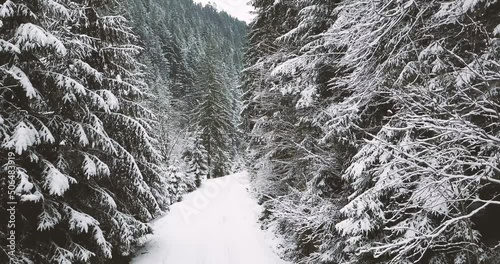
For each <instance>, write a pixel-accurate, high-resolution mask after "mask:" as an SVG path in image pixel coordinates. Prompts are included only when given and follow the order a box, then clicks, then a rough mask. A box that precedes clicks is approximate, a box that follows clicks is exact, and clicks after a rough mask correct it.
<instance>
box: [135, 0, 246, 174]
mask: <svg viewBox="0 0 500 264" xmlns="http://www.w3.org/2000/svg"><path fill="white" fill-rule="evenodd" d="M127 3H128V5H127V9H128V13H129V15H130V17H131V20H132V21H133V23H134V28H135V31H136V32H138V34H139V35H140V37H141V42H142V43H143V45H144V47H145V50H144V52H143V54H142V55H141V62H143V63H144V64H145V65H147V66H148V68H149V69H150V70H149V71H148V74H149V75H148V76H149V77H148V83H149V85H150V86H151V87H152V90H153V93H154V94H155V95H156V100H155V101H154V102H153V103H152V108H154V109H155V113H157V115H158V116H160V119H161V120H160V128H159V130H161V131H162V132H161V134H160V135H159V136H160V137H161V139H162V140H161V143H162V144H163V148H164V149H166V150H165V154H166V155H167V156H169V157H168V158H172V157H173V158H175V159H178V157H179V156H182V155H184V156H186V153H183V152H190V151H192V150H191V149H189V147H188V146H190V145H191V146H192V145H193V142H192V141H191V140H192V139H194V138H193V137H191V136H190V135H193V134H199V133H201V137H202V139H203V141H202V143H203V146H204V148H205V150H206V151H207V159H208V160H207V162H208V165H207V166H208V173H209V175H211V176H212V177H218V176H222V175H226V174H227V173H228V172H229V169H230V167H231V164H232V161H234V160H235V158H236V154H237V149H235V147H236V146H237V141H238V137H237V134H238V131H237V129H236V125H237V122H238V120H239V111H240V106H239V104H238V101H239V97H240V92H239V87H238V82H239V76H240V71H241V68H242V60H243V47H244V44H245V37H246V32H247V31H246V29H247V26H246V24H245V23H244V22H241V21H239V20H237V19H235V18H233V17H231V16H229V15H228V14H227V13H225V12H222V13H220V12H218V11H217V10H216V9H215V8H214V7H212V6H201V5H200V4H194V3H193V2H192V1H186V0H151V1H143V0H128V1H127ZM187 156H189V155H187ZM188 170H194V168H188Z"/></svg>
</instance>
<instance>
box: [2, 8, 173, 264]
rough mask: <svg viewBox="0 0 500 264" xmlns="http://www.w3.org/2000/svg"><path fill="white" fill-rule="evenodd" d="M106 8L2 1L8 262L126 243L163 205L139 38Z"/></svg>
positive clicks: (103, 255)
mask: <svg viewBox="0 0 500 264" xmlns="http://www.w3.org/2000/svg"><path fill="white" fill-rule="evenodd" d="M113 10H117V8H116V6H115V5H114V3H113V1H54V0H39V1H38V0H37V1H14V0H7V1H3V3H2V4H1V5H0V18H1V20H0V24H1V27H0V53H1V55H0V72H1V74H0V94H1V96H0V105H1V106H0V124H1V126H0V159H1V161H2V162H1V165H2V167H1V168H2V169H1V175H2V177H1V180H0V181H1V182H2V184H1V189H2V191H1V197H2V201H6V200H7V199H6V198H7V197H6V195H7V188H8V185H9V184H12V182H7V179H8V178H7V174H8V173H9V172H8V169H9V171H10V172H12V171H14V172H15V180H14V184H15V186H14V187H15V190H14V193H10V194H12V195H14V196H15V197H16V201H17V202H19V204H18V205H17V215H16V216H17V217H16V227H15V230H16V241H17V245H16V246H17V249H16V254H15V255H14V256H13V257H12V256H11V257H12V258H11V259H12V260H13V261H14V263H28V262H29V261H32V262H31V263H73V262H89V261H92V262H93V263H99V262H103V261H104V260H105V259H111V258H112V257H115V258H119V257H120V256H122V255H128V254H129V253H130V252H131V250H132V249H133V246H134V245H135V244H136V243H137V242H138V240H139V239H140V238H141V237H143V236H144V235H146V234H148V233H150V228H149V227H148V225H146V224H144V222H145V221H149V220H151V219H153V218H154V217H156V216H158V215H160V214H162V213H163V212H164V211H165V210H166V209H167V208H168V206H169V201H168V193H166V192H165V189H166V188H167V184H168V183H167V181H166V180H165V176H166V170H165V169H164V168H162V166H161V161H162V157H161V155H160V152H159V151H158V150H157V149H156V148H155V146H154V145H155V144H156V143H157V141H156V140H155V138H154V137H153V136H152V125H153V121H152V119H153V118H154V116H153V115H152V113H151V111H149V110H148V109H146V108H145V107H143V106H142V104H141V100H142V99H143V98H145V96H146V93H145V92H146V91H147V86H146V84H145V83H144V82H143V80H142V74H141V72H140V70H139V69H138V62H137V60H136V59H135V56H136V55H137V54H138V53H139V52H140V48H139V47H138V46H136V45H134V44H133V43H134V42H135V36H134V35H133V34H132V33H131V30H130V28H129V27H128V25H127V23H126V20H125V18H124V17H122V16H120V15H118V14H117V13H116V12H115V11H113ZM9 152H10V153H13V154H14V156H15V158H14V164H15V165H14V167H15V169H13V168H12V167H8V166H7V160H6V158H7V157H8V156H9V155H8V153H9ZM0 206H1V210H2V212H6V208H5V206H6V205H5V204H4V203H2V205H0ZM1 215H2V217H1V218H2V221H3V222H4V223H7V220H6V219H5V217H7V215H6V214H4V213H2V214H1ZM0 232H1V234H2V237H6V234H7V232H8V230H7V226H6V225H2V227H1V228H0ZM9 232H10V231H9ZM5 245H6V244H5V243H2V245H1V247H2V252H1V253H0V254H1V255H2V257H1V259H5V258H6V257H7V256H6V255H5V254H6V252H7V250H6V248H4V247H5ZM2 262H3V261H2Z"/></svg>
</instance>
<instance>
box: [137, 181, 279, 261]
mask: <svg viewBox="0 0 500 264" xmlns="http://www.w3.org/2000/svg"><path fill="white" fill-rule="evenodd" d="M248 190H249V181H248V174H247V173H246V172H241V173H236V174H233V175H229V176H225V177H222V178H218V179H212V180H208V181H206V182H204V183H203V185H202V186H201V188H199V189H198V190H196V191H194V192H192V193H190V194H187V195H186V196H184V199H183V201H181V202H179V203H176V204H174V205H172V207H171V211H170V212H169V213H168V214H167V215H166V216H165V217H163V218H160V219H158V220H156V221H155V222H153V223H152V225H153V228H154V235H153V236H152V237H151V239H150V241H149V242H147V243H146V245H145V247H144V248H143V249H142V250H140V251H139V252H138V254H137V257H136V258H135V259H134V260H133V261H132V263H133V264H163V263H165V264H255V263H259V264H285V263H287V262H285V261H283V260H281V259H280V258H279V257H278V256H277V255H276V254H275V253H274V252H273V250H272V249H271V247H270V245H269V241H270V240H269V239H268V238H267V237H266V236H267V235H266V233H265V232H264V231H262V230H261V229H260V226H259V224H258V222H257V221H258V215H259V212H260V211H261V207H260V206H259V205H258V204H257V202H256V201H255V199H254V198H253V197H252V196H251V195H250V193H249V192H248Z"/></svg>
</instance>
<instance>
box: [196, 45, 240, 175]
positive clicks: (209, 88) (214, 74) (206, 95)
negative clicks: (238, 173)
mask: <svg viewBox="0 0 500 264" xmlns="http://www.w3.org/2000/svg"><path fill="white" fill-rule="evenodd" d="M214 49H215V47H213V46H210V47H209V48H208V50H207V52H206V53H207V55H206V56H205V57H204V58H203V60H202V63H201V66H200V72H199V75H198V79H197V86H198V88H199V89H200V92H199V98H200V104H199V106H198V107H197V108H196V109H195V112H194V124H196V126H197V128H198V129H199V131H200V134H201V138H202V141H203V145H204V147H205V149H206V151H207V163H208V164H207V165H208V170H209V171H208V177H209V178H214V177H220V176H223V175H225V174H227V173H228V172H229V169H230V162H231V160H232V158H233V157H232V155H233V153H232V145H231V142H232V138H233V137H234V135H235V126H234V123H233V114H232V109H231V107H232V105H233V101H232V98H231V92H230V90H229V89H230V87H228V86H227V85H226V81H225V80H224V74H223V72H221V71H222V70H223V69H224V68H223V64H222V62H220V61H218V60H217V58H216V56H215V52H216V51H215V50H214Z"/></svg>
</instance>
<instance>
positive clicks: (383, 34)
mask: <svg viewBox="0 0 500 264" xmlns="http://www.w3.org/2000/svg"><path fill="white" fill-rule="evenodd" d="M252 3H253V5H254V7H255V8H256V10H257V18H256V19H255V21H254V22H253V23H252V24H251V27H250V33H249V40H248V41H249V47H248V51H247V53H246V58H245V63H246V65H245V69H244V71H243V88H244V95H243V98H244V99H245V104H244V109H243V112H242V114H243V127H244V129H245V130H246V132H247V133H248V134H249V138H248V141H249V149H250V156H251V158H252V160H251V161H250V164H252V172H253V181H254V185H255V187H256V189H257V190H258V191H260V192H261V197H262V201H263V202H264V205H265V207H266V209H267V211H266V215H265V216H266V223H267V225H268V226H270V227H273V228H275V229H276V230H277V231H278V232H280V233H282V234H283V235H284V236H285V239H287V240H288V242H289V243H288V244H287V247H285V253H286V254H287V255H288V256H289V257H291V258H293V259H294V260H295V261H296V262H297V263H325V264H326V263H455V264H459V263H498V262H499V261H500V258H499V255H500V253H499V251H498V249H497V247H498V245H499V240H500V229H499V228H498V227H496V226H495V223H496V222H498V221H499V220H500V200H499V199H498V197H497V196H498V194H499V192H500V185H499V184H500V170H499V169H500V167H499V155H500V149H499V146H500V115H499V111H500V97H499V93H498V91H499V90H498V89H499V84H500V74H499V72H500V3H499V2H498V1H496V0H484V1H472V0H452V1H439V0H425V1H424V0H422V1H420V0H411V1H398V0H386V1H360V0H336V1H333V0H293V1H274V0H254V1H252Z"/></svg>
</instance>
